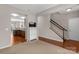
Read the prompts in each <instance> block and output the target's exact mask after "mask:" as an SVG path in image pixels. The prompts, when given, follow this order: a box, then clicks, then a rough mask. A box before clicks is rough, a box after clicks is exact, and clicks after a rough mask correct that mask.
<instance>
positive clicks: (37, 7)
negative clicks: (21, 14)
mask: <svg viewBox="0 0 79 59" xmlns="http://www.w3.org/2000/svg"><path fill="white" fill-rule="evenodd" d="M11 6H12V7H15V8H18V9H20V10H23V11H29V12H31V13H33V14H37V13H40V12H42V11H44V10H46V9H48V8H51V7H55V6H57V4H11Z"/></svg>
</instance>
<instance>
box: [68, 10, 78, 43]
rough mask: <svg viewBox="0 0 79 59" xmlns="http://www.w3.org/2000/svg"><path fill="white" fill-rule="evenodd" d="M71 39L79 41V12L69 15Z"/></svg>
mask: <svg viewBox="0 0 79 59" xmlns="http://www.w3.org/2000/svg"><path fill="white" fill-rule="evenodd" d="M68 16H69V39H71V40H77V41H79V29H78V28H79V11H75V12H71V13H70V14H69V15H68Z"/></svg>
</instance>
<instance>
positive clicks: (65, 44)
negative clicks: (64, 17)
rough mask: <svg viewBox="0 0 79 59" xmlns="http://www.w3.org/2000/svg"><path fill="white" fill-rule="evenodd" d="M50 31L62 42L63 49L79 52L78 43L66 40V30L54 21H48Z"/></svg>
mask: <svg viewBox="0 0 79 59" xmlns="http://www.w3.org/2000/svg"><path fill="white" fill-rule="evenodd" d="M50 29H51V30H52V31H54V32H55V33H56V34H57V35H58V36H59V37H60V38H61V39H62V40H63V45H62V47H63V48H66V49H69V50H73V51H76V52H78V51H79V46H78V45H79V42H78V41H74V40H67V38H68V37H67V36H68V30H67V29H65V28H64V27H62V26H61V25H59V24H58V23H57V22H55V21H54V20H52V19H50Z"/></svg>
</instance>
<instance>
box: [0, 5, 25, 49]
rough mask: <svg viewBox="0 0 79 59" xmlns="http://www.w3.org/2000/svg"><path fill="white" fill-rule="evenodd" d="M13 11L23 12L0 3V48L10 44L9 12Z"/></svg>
mask: <svg viewBox="0 0 79 59" xmlns="http://www.w3.org/2000/svg"><path fill="white" fill-rule="evenodd" d="M14 12H17V13H22V14H24V13H25V12H22V11H20V10H17V9H15V8H13V7H11V6H9V5H6V4H5V5H0V49H1V48H5V47H8V46H11V45H12V39H11V35H12V32H11V24H10V17H11V16H10V14H11V13H14Z"/></svg>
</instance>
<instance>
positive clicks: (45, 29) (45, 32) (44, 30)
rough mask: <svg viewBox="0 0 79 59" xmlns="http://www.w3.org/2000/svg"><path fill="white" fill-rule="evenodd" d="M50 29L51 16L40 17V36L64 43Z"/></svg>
mask: <svg viewBox="0 0 79 59" xmlns="http://www.w3.org/2000/svg"><path fill="white" fill-rule="evenodd" d="M49 28H50V15H44V16H39V17H38V35H39V36H40V37H45V38H49V39H52V40H57V41H61V42H62V41H63V40H62V39H61V38H60V37H59V36H58V35H57V34H56V33H55V32H53V31H52V30H51V29H49Z"/></svg>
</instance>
